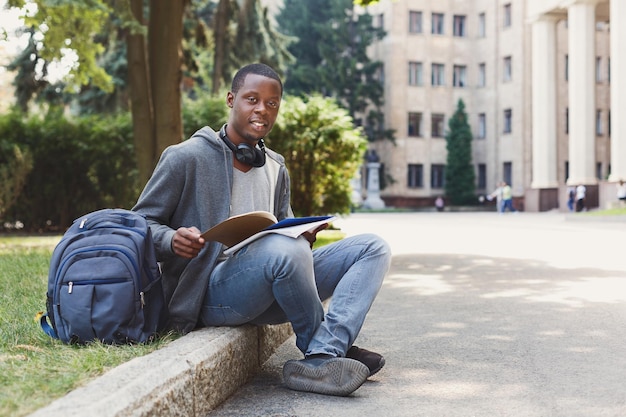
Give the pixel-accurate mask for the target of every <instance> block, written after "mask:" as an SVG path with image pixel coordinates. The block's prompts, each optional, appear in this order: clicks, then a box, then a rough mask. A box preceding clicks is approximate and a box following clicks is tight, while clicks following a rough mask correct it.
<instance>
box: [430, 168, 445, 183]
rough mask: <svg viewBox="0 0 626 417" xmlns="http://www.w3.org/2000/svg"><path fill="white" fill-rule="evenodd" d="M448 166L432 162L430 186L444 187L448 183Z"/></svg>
mask: <svg viewBox="0 0 626 417" xmlns="http://www.w3.org/2000/svg"><path fill="white" fill-rule="evenodd" d="M445 174H446V166H445V165H443V164H432V165H431V166H430V188H443V187H444V186H445V185H446V177H445Z"/></svg>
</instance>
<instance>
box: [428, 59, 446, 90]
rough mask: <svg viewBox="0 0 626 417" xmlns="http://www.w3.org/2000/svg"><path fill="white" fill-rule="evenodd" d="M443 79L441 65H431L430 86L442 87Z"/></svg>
mask: <svg viewBox="0 0 626 417" xmlns="http://www.w3.org/2000/svg"><path fill="white" fill-rule="evenodd" d="M444 79H445V78H444V70H443V64H433V65H432V74H431V83H432V85H444V84H445V83H444Z"/></svg>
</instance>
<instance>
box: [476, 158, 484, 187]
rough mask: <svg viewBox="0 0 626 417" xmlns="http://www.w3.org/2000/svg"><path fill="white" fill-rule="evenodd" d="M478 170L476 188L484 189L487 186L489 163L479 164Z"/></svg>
mask: <svg viewBox="0 0 626 417" xmlns="http://www.w3.org/2000/svg"><path fill="white" fill-rule="evenodd" d="M477 168H478V172H477V175H476V180H477V181H476V188H477V189H479V190H484V189H485V188H487V164H478V167H477Z"/></svg>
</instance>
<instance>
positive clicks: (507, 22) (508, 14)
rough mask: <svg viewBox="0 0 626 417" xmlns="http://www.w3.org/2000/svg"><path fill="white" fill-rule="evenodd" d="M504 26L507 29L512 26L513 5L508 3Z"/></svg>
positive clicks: (505, 8) (505, 6)
mask: <svg viewBox="0 0 626 417" xmlns="http://www.w3.org/2000/svg"><path fill="white" fill-rule="evenodd" d="M503 25H504V27H505V28H508V27H510V26H511V3H507V4H505V5H504V21H503Z"/></svg>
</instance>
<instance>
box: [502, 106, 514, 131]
mask: <svg viewBox="0 0 626 417" xmlns="http://www.w3.org/2000/svg"><path fill="white" fill-rule="evenodd" d="M512 121H513V110H511V109H506V110H504V133H511V131H512V130H513V127H512Z"/></svg>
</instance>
